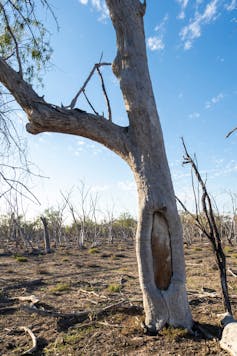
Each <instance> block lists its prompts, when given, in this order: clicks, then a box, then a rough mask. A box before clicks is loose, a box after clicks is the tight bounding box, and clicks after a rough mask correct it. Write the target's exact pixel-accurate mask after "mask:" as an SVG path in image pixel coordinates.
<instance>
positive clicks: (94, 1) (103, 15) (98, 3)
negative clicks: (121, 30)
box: [79, 0, 109, 21]
mask: <svg viewBox="0 0 237 356" xmlns="http://www.w3.org/2000/svg"><path fill="white" fill-rule="evenodd" d="M79 3H80V4H82V5H91V6H92V8H94V9H95V10H96V11H97V12H98V13H99V21H104V20H106V19H107V18H108V17H109V10H108V8H107V6H106V4H105V1H104V0H79Z"/></svg>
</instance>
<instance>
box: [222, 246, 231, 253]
mask: <svg viewBox="0 0 237 356" xmlns="http://www.w3.org/2000/svg"><path fill="white" fill-rule="evenodd" d="M223 251H224V253H225V255H228V253H230V252H232V251H233V248H232V247H231V246H225V247H224V248H223Z"/></svg>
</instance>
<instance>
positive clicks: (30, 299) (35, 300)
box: [13, 294, 40, 306]
mask: <svg viewBox="0 0 237 356" xmlns="http://www.w3.org/2000/svg"><path fill="white" fill-rule="evenodd" d="M14 299H17V300H20V301H22V302H31V304H30V305H31V306H34V305H35V304H37V303H39V301H40V300H39V299H38V298H37V297H36V296H35V295H33V294H32V295H29V296H22V297H21V296H20V297H14V298H13V300H14Z"/></svg>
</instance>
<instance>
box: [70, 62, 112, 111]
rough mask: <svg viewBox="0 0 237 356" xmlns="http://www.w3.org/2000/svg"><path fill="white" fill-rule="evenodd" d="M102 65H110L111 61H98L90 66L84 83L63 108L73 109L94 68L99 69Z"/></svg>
mask: <svg viewBox="0 0 237 356" xmlns="http://www.w3.org/2000/svg"><path fill="white" fill-rule="evenodd" d="M102 66H111V63H107V62H100V63H96V64H95V65H94V67H93V68H92V70H91V71H90V74H89V75H88V77H87V78H86V80H85V82H84V84H83V85H82V87H81V89H80V90H79V91H78V92H77V93H76V95H75V97H74V98H73V99H72V101H71V103H70V104H69V105H68V106H65V107H64V108H65V109H74V108H75V105H76V103H77V99H78V98H79V96H80V95H81V93H83V92H84V91H85V89H86V86H87V84H88V83H89V81H90V80H91V78H92V76H93V74H94V72H95V70H96V69H99V68H100V67H102Z"/></svg>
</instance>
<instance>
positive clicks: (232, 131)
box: [225, 127, 237, 138]
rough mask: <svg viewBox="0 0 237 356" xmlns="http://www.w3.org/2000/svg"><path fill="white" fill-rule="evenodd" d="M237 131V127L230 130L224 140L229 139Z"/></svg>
mask: <svg viewBox="0 0 237 356" xmlns="http://www.w3.org/2000/svg"><path fill="white" fill-rule="evenodd" d="M236 130H237V127H235V128H234V129H233V130H231V131H230V132H228V134H227V135H226V137H225V138H228V137H230V135H232V133H234V132H235V131H236Z"/></svg>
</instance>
